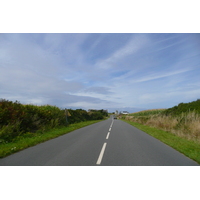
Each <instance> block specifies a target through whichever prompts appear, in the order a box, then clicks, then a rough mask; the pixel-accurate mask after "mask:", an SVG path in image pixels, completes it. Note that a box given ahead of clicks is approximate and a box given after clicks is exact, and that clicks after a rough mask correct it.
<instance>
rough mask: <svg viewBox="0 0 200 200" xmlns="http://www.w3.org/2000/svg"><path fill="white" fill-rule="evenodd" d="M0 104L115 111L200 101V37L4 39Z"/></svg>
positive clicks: (0, 50) (101, 35)
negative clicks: (16, 102) (44, 105)
mask: <svg viewBox="0 0 200 200" xmlns="http://www.w3.org/2000/svg"><path fill="white" fill-rule="evenodd" d="M0 70H1V73H0V98H4V99H8V100H12V101H15V100H18V101H20V102H21V103H25V104H26V103H31V104H37V105H41V104H42V105H43V104H51V105H56V106H58V107H61V108H73V109H76V108H82V109H86V110H87V109H108V110H109V111H110V112H111V111H115V110H116V109H118V110H121V111H123V110H127V111H129V112H133V111H137V110H141V109H153V108H169V107H172V106H175V105H177V104H178V103H181V102H190V101H194V100H196V99H197V98H200V78H199V77H200V76H199V75H200V34H192V33H190V34H186V33H182V34H178V33H177V34H170V33H168V34H164V33H161V34H158V33H152V34H149V33H144V34H139V33H136V34H131V33H125V34H122V33H116V34H115V33H110V34H109V33H106V34H104V33H99V34H98V33H91V34H87V33H83V34H82V33H77V34H73V33H61V34H57V33H55V34H50V33H47V34H36V33H33V34H30V33H29V34H25V33H23V34H15V33H12V34H6V33H4V34H0Z"/></svg>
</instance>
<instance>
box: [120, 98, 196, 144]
mask: <svg viewBox="0 0 200 200" xmlns="http://www.w3.org/2000/svg"><path fill="white" fill-rule="evenodd" d="M123 118H124V119H126V120H128V121H133V122H137V123H140V124H143V125H147V126H151V127H155V128H158V129H160V130H164V131H168V132H171V133H173V134H175V135H177V136H179V137H182V138H185V139H188V140H193V141H196V142H199V143H200V100H197V101H193V102H191V103H181V104H179V105H178V106H174V107H173V108H169V109H157V110H147V111H142V112H138V113H132V114H130V115H129V116H126V117H123Z"/></svg>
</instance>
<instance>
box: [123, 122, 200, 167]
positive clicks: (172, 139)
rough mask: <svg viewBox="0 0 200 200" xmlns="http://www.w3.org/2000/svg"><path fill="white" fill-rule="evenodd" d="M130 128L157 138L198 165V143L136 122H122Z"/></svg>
mask: <svg viewBox="0 0 200 200" xmlns="http://www.w3.org/2000/svg"><path fill="white" fill-rule="evenodd" d="M123 121H125V122H127V123H129V124H131V125H132V126H135V127H136V128H138V129H140V130H142V131H144V132H146V133H147V134H149V135H151V136H153V137H155V138H157V139H158V140H160V141H162V142H163V143H165V144H167V145H169V146H171V147H172V148H174V149H176V150H177V151H179V152H181V153H183V154H184V155H186V156H187V157H189V158H191V159H193V160H194V161H196V162H198V163H199V164H200V143H198V142H194V141H190V140H187V139H185V138H181V137H178V136H177V135H174V134H172V133H170V132H166V131H163V130H159V129H156V128H153V127H149V126H145V125H142V124H139V123H136V122H131V121H127V120H123Z"/></svg>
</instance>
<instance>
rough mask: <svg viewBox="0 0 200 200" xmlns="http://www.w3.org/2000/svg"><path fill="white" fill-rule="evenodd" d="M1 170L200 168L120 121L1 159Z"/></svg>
mask: <svg viewBox="0 0 200 200" xmlns="http://www.w3.org/2000/svg"><path fill="white" fill-rule="evenodd" d="M0 165H1V166H196V165H198V163H196V162H195V161H193V160H191V159H189V158H187V157H186V156H184V155H183V154H181V153H179V152H178V151H176V150H174V149H173V148H171V147H169V146H167V145H165V144H164V143H162V142H160V141H159V140H157V139H155V138H153V137H151V136H149V135H148V134H146V133H144V132H143V131H140V130H138V129H137V128H135V127H133V126H131V125H129V124H127V123H125V122H123V121H120V120H113V119H112V117H111V118H110V119H108V120H105V121H101V122H99V123H96V124H92V125H90V126H87V127H84V128H81V129H78V130H76V131H73V132H71V133H68V134H66V135H63V136H60V137H58V138H55V139H52V140H49V141H47V142H44V143H41V144H38V145H36V146H34V147H30V148H28V149H25V150H23V151H20V152H17V153H15V154H13V155H10V156H7V157H5V158H2V159H0Z"/></svg>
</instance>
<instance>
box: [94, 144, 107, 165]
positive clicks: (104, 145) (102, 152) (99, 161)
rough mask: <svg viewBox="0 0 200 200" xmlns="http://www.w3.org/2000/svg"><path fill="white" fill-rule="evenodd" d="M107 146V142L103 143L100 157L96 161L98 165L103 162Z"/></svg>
mask: <svg viewBox="0 0 200 200" xmlns="http://www.w3.org/2000/svg"><path fill="white" fill-rule="evenodd" d="M105 148H106V143H104V144H103V147H102V149H101V152H100V154H99V158H98V160H97V163H96V164H97V165H100V164H101V160H102V158H103V154H104V151H105Z"/></svg>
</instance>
